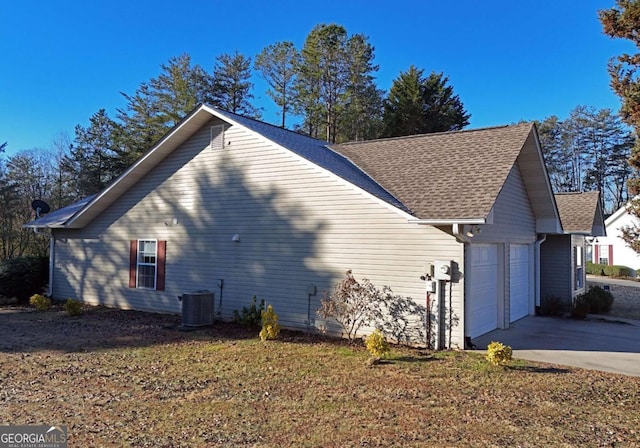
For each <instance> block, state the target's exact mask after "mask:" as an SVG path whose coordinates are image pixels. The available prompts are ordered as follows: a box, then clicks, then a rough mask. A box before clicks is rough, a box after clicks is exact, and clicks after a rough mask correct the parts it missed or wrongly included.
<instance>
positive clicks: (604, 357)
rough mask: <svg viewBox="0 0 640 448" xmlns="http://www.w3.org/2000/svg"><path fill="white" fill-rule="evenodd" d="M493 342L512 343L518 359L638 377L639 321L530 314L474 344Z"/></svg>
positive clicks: (478, 347)
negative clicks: (582, 318)
mask: <svg viewBox="0 0 640 448" xmlns="http://www.w3.org/2000/svg"><path fill="white" fill-rule="evenodd" d="M492 341H498V342H502V343H503V344H506V345H509V346H511V348H513V357H514V358H517V359H525V360H529V361H538V362H544V363H549V364H559V365H565V366H573V367H582V368H584V369H591V370H600V371H603V372H612V373H620V374H623V375H632V376H640V321H627V322H626V323H622V322H617V321H607V320H603V319H600V316H592V317H590V318H589V319H587V320H575V319H568V318H556V317H538V316H530V317H526V318H524V319H521V320H519V321H517V322H514V323H513V324H511V327H510V328H509V329H507V330H494V331H492V332H490V333H487V334H486V335H483V336H480V337H478V338H476V339H474V340H473V343H474V344H475V345H476V347H477V349H478V350H483V351H484V350H486V347H487V345H489V343H491V342H492Z"/></svg>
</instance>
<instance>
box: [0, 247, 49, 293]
mask: <svg viewBox="0 0 640 448" xmlns="http://www.w3.org/2000/svg"><path fill="white" fill-rule="evenodd" d="M48 277H49V259H48V258H47V257H24V258H12V259H9V260H2V261H0V296H4V297H16V298H17V299H18V301H20V302H22V303H26V302H27V301H28V300H29V297H30V296H31V295H32V294H37V293H40V292H41V291H42V289H43V288H44V286H45V285H46V284H47V282H48Z"/></svg>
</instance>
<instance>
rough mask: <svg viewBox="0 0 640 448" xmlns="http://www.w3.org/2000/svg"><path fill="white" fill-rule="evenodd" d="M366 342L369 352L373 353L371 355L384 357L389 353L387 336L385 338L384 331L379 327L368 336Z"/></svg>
mask: <svg viewBox="0 0 640 448" xmlns="http://www.w3.org/2000/svg"><path fill="white" fill-rule="evenodd" d="M365 344H366V345H367V350H369V353H371V356H373V357H374V358H382V357H384V356H385V355H386V354H387V353H389V350H390V349H389V343H388V342H387V338H385V337H384V334H382V331H380V330H378V329H377V330H376V331H374V332H373V333H371V334H370V335H369V336H367V337H366V339H365Z"/></svg>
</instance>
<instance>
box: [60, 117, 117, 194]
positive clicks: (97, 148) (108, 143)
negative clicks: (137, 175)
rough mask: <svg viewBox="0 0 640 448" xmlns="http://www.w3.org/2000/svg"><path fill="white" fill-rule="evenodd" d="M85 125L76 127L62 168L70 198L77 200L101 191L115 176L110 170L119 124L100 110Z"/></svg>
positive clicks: (111, 169)
mask: <svg viewBox="0 0 640 448" xmlns="http://www.w3.org/2000/svg"><path fill="white" fill-rule="evenodd" d="M89 122H90V123H89V126H88V127H86V128H84V127H82V126H80V125H77V126H76V129H75V134H76V135H75V139H74V144H73V146H72V148H71V151H70V154H69V155H68V156H66V157H64V160H63V167H64V169H65V171H66V172H67V173H69V174H70V175H71V177H72V178H73V179H74V188H73V190H74V196H75V199H80V198H83V197H86V196H89V195H92V194H95V193H97V192H99V191H100V190H102V189H103V188H104V187H105V186H106V185H107V184H108V183H109V182H110V181H111V180H112V179H113V178H114V177H115V176H116V175H117V174H119V173H115V172H114V170H113V159H114V157H115V156H116V152H115V148H116V146H117V145H118V140H117V137H118V135H120V134H119V132H120V125H119V124H118V123H116V122H115V121H113V120H112V119H110V118H109V117H108V115H107V112H106V111H105V110H104V109H100V110H99V111H98V112H96V113H95V114H93V116H92V117H91V118H90V120H89Z"/></svg>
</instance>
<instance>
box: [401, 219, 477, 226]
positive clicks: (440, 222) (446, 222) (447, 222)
mask: <svg viewBox="0 0 640 448" xmlns="http://www.w3.org/2000/svg"><path fill="white" fill-rule="evenodd" d="M408 221H409V223H410V224H423V225H429V226H461V225H464V224H487V220H486V219H485V218H466V219H409V220H408Z"/></svg>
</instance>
